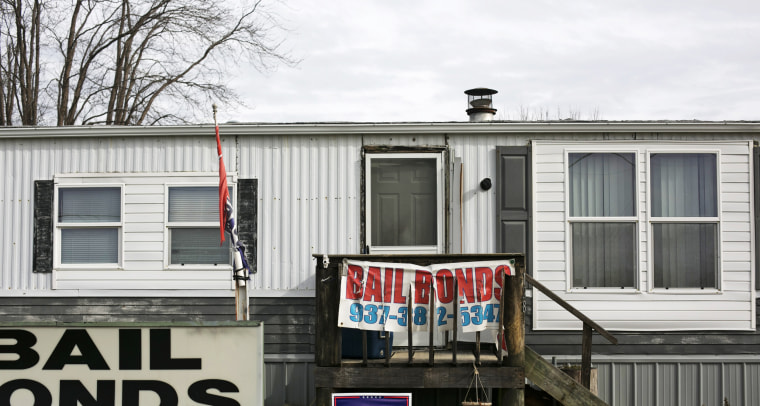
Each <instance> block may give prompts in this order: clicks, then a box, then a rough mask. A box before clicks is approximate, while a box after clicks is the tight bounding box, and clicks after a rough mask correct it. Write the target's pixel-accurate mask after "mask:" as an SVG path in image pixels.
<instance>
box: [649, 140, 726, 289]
mask: <svg viewBox="0 0 760 406" xmlns="http://www.w3.org/2000/svg"><path fill="white" fill-rule="evenodd" d="M649 165H650V170H651V176H650V191H651V200H650V206H651V208H650V210H651V213H650V222H651V230H652V260H653V264H652V268H653V269H652V273H653V276H654V288H666V289H670V288H702V289H704V288H713V289H718V288H720V287H719V274H718V256H719V255H718V252H719V251H718V238H719V237H718V236H719V219H718V175H717V171H718V170H717V156H716V155H715V154H712V153H652V154H650V156H649Z"/></svg>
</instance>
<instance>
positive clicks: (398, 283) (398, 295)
mask: <svg viewBox="0 0 760 406" xmlns="http://www.w3.org/2000/svg"><path fill="white" fill-rule="evenodd" d="M395 275H396V278H395V279H394V280H393V303H398V304H404V303H406V296H404V269H403V268H399V269H396V272H395Z"/></svg>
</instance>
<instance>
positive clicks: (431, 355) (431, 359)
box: [428, 274, 435, 366]
mask: <svg viewBox="0 0 760 406" xmlns="http://www.w3.org/2000/svg"><path fill="white" fill-rule="evenodd" d="M433 281H434V278H433V274H430V290H429V291H428V292H429V295H430V297H429V299H430V300H429V301H428V302H429V303H430V305H429V306H428V308H429V309H430V310H429V311H428V330H430V331H429V335H428V363H429V364H430V366H433V364H435V348H434V346H433V341H435V286H433Z"/></svg>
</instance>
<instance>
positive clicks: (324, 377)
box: [314, 254, 525, 405]
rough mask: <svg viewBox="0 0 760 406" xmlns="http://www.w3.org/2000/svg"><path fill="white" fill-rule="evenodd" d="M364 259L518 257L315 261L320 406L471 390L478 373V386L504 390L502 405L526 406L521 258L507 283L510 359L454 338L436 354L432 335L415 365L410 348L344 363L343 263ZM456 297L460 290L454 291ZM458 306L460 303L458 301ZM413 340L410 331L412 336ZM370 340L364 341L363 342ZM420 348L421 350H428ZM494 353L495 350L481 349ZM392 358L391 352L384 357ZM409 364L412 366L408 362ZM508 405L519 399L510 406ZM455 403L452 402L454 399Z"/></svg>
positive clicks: (415, 357)
mask: <svg viewBox="0 0 760 406" xmlns="http://www.w3.org/2000/svg"><path fill="white" fill-rule="evenodd" d="M351 257H361V259H363V260H370V261H373V260H374V261H385V262H412V263H416V264H420V265H425V264H430V263H446V262H463V261H476V260H487V259H503V258H515V256H514V255H504V254H498V255H497V254H493V255H490V256H489V255H477V256H475V255H472V256H467V255H435V256H432V255H427V256H425V255H414V256H404V257H401V256H340V255H333V256H331V257H330V258H329V261H326V262H325V263H323V261H320V259H322V258H320V257H318V256H317V259H318V261H317V266H316V276H317V280H318V281H320V283H319V287H318V289H317V298H316V313H317V320H316V322H317V323H316V327H317V329H316V334H317V343H316V344H317V346H316V354H315V355H316V357H315V358H316V364H317V365H316V367H315V370H314V383H315V387H316V389H317V404H318V405H328V404H329V403H330V394H331V393H333V392H335V391H341V390H345V389H350V390H366V391H372V390H377V389H442V388H461V389H467V388H469V387H471V386H472V383H473V376H474V372H475V371H476V368H477V372H478V376H479V378H480V382H481V384H482V385H484V386H485V387H488V388H502V389H505V390H506V391H505V392H504V394H503V395H504V396H505V398H504V400H505V402H503V403H502V404H509V405H518V404H520V405H521V404H522V392H523V388H524V387H525V369H524V355H523V354H524V332H523V328H524V316H523V312H522V309H523V306H522V300H523V286H524V285H523V283H524V264H523V260H524V258H522V256H518V258H517V265H516V267H517V269H518V276H515V277H510V278H506V280H505V281H504V292H505V293H504V294H503V297H506V298H509V299H510V300H507V301H503V302H502V309H503V311H502V314H503V315H504V316H503V317H504V321H503V324H502V326H503V328H502V331H503V330H504V329H505V328H506V329H509V330H508V331H509V333H508V334H506V335H505V342H506V348H508V349H509V350H510V351H509V352H510V354H508V355H506V356H502V357H499V356H498V355H497V354H494V353H493V352H488V351H485V350H483V351H481V350H480V348H481V346H480V345H479V343H475V344H474V347H473V348H474V349H472V350H470V349H466V350H465V349H462V347H461V346H458V345H457V339H456V334H454V336H453V341H452V344H451V345H449V348H452V347H453V348H457V351H455V352H454V351H451V350H450V349H448V350H446V349H440V348H434V347H432V346H431V345H430V342H432V333H431V335H430V340H429V341H428V342H426V343H417V342H415V343H414V345H415V347H414V348H415V349H414V351H413V353H412V356H411V360H410V355H409V352H408V349H407V348H406V347H394V348H393V350H392V351H390V356H389V357H387V358H380V359H346V358H343V357H342V353H341V352H342V351H341V329H340V328H339V327H338V323H337V309H338V303H339V296H340V295H339V289H340V278H341V276H340V271H339V264H340V263H342V260H343V258H351ZM454 290H455V291H457V289H456V288H455V289H454ZM455 300H456V299H455ZM409 335H410V336H411V330H410V332H409ZM365 337H366V336H365ZM362 341H364V343H363V347H364V351H363V353H364V354H365V355H366V338H365V339H363V340H362ZM425 344H427V346H424V347H419V348H418V347H417V346H418V345H425ZM485 347H490V348H492V347H493V346H483V348H485ZM385 352H386V353H388V351H387V349H386V351H385ZM410 361H411V362H410ZM509 399H520V401H511V400H509ZM452 400H453V399H452Z"/></svg>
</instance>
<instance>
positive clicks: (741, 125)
mask: <svg viewBox="0 0 760 406" xmlns="http://www.w3.org/2000/svg"><path fill="white" fill-rule="evenodd" d="M219 128H220V130H219V131H220V135H222V136H225V135H227V136H229V135H251V136H255V135H343V134H345V135H351V134H398V133H405V134H473V133H478V134H509V133H521V134H529V133H551V134H562V133H566V134H578V133H736V132H745V133H755V132H757V133H760V121H545V122H515V121H491V122H479V123H471V122H429V123H422V122H420V123H248V124H222V125H220V126H219ZM213 135H214V126H213V124H198V125H183V126H71V127H6V128H0V138H57V137H62V138H81V137H150V136H161V137H167V136H213Z"/></svg>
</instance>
